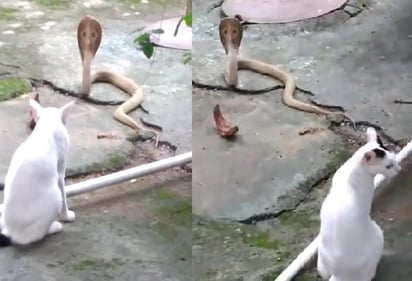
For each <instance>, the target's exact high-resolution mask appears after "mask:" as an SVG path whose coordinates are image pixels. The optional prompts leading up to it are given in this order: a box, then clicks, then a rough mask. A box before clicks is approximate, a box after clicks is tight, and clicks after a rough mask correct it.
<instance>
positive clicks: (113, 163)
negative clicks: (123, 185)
mask: <svg viewBox="0 0 412 281" xmlns="http://www.w3.org/2000/svg"><path fill="white" fill-rule="evenodd" d="M106 161H107V163H108V165H109V169H118V168H121V167H122V166H123V165H124V164H125V162H126V159H125V157H124V156H123V155H120V154H112V155H110V157H109V158H108V159H107V160H106Z"/></svg>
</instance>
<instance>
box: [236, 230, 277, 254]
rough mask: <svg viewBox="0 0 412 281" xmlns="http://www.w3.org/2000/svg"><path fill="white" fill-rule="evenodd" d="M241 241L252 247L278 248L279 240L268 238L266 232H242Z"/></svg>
mask: <svg viewBox="0 0 412 281" xmlns="http://www.w3.org/2000/svg"><path fill="white" fill-rule="evenodd" d="M242 240H243V243H245V244H248V245H249V246H252V247H257V248H265V249H275V250H277V249H279V247H280V242H279V241H278V240H274V239H270V237H269V233H268V232H255V233H242Z"/></svg>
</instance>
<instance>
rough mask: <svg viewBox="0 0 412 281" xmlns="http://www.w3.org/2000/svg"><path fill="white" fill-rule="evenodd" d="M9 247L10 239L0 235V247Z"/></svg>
mask: <svg viewBox="0 0 412 281" xmlns="http://www.w3.org/2000/svg"><path fill="white" fill-rule="evenodd" d="M10 245H11V239H10V237H8V236H6V235H4V234H2V233H0V247H7V246H10Z"/></svg>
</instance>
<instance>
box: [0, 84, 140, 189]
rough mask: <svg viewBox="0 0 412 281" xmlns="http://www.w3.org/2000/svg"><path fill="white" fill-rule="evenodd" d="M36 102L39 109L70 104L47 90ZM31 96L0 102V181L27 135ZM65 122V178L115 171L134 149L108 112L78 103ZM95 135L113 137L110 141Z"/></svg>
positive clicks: (124, 129)
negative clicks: (66, 139)
mask: <svg viewBox="0 0 412 281" xmlns="http://www.w3.org/2000/svg"><path fill="white" fill-rule="evenodd" d="M39 94H40V103H41V104H42V105H43V106H55V107H60V106H62V105H64V104H65V103H67V102H69V101H71V100H72V99H73V98H69V97H66V96H63V95H60V94H57V93H55V92H53V91H51V90H50V89H46V88H43V89H40V90H39ZM33 96H34V94H27V95H24V96H20V97H19V98H15V99H12V100H8V101H3V102H1V103H0V123H1V127H2V128H3V129H2V130H1V132H0V134H1V138H2V140H3V141H2V143H3V145H2V146H1V147H0V159H2V161H1V162H0V182H1V183H4V178H5V176H6V172H7V169H8V166H9V163H10V160H11V157H12V155H13V153H14V151H15V150H16V148H17V147H18V146H19V145H20V144H21V143H22V142H23V141H24V140H25V139H26V138H27V137H28V136H29V134H30V133H31V131H30V129H29V127H28V120H29V106H28V100H29V98H30V97H33ZM70 113H71V114H70V116H69V119H68V123H67V128H68V132H69V136H70V141H71V147H70V151H69V161H68V170H67V175H68V176H74V175H76V174H77V175H78V174H84V173H86V172H99V171H104V170H113V169H119V168H120V167H122V166H123V165H124V163H125V162H126V161H127V160H128V158H129V157H130V156H131V154H133V153H134V151H135V149H134V147H133V145H132V144H131V143H130V142H129V141H128V140H127V137H128V131H127V128H125V127H124V126H122V125H121V124H119V123H118V122H116V121H115V120H114V119H113V118H112V116H111V112H110V109H108V108H105V107H102V106H100V107H98V106H95V105H90V104H87V103H85V102H83V101H78V102H77V103H76V106H75V107H74V108H72V111H71V112H70ZM99 135H114V136H117V137H116V138H113V139H107V138H101V139H99V138H98V136H99Z"/></svg>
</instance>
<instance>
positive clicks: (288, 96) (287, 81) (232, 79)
mask: <svg viewBox="0 0 412 281" xmlns="http://www.w3.org/2000/svg"><path fill="white" fill-rule="evenodd" d="M219 36H220V42H221V43H222V45H223V48H224V49H225V53H226V55H227V56H226V63H225V75H224V76H225V80H226V83H227V84H228V85H229V86H236V85H237V83H238V70H240V69H249V70H252V71H255V72H258V73H261V74H264V75H269V76H271V77H273V78H275V79H278V80H280V81H281V82H282V83H283V84H284V86H285V89H284V91H283V95H282V101H283V103H284V104H285V105H287V106H289V107H291V108H295V109H297V110H300V111H305V112H310V113H316V114H322V115H326V117H327V118H328V119H329V120H331V121H333V122H338V123H340V122H341V121H343V120H344V119H348V120H349V121H351V122H352V124H353V125H354V124H355V123H354V122H353V120H352V119H351V118H350V117H349V116H348V115H346V114H345V113H343V112H333V111H329V110H325V109H322V108H320V107H317V106H315V105H312V104H309V103H306V102H302V101H299V100H297V99H296V98H295V97H294V96H293V94H294V92H295V89H296V83H295V80H294V79H293V77H292V75H290V74H289V73H288V72H286V71H284V70H282V69H280V68H279V67H277V66H275V65H271V64H268V63H265V62H262V61H259V60H254V59H249V58H241V57H239V48H240V43H241V41H242V36H243V26H242V24H241V22H240V20H239V18H237V17H234V18H229V17H228V18H223V19H222V20H221V21H220V24H219Z"/></svg>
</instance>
